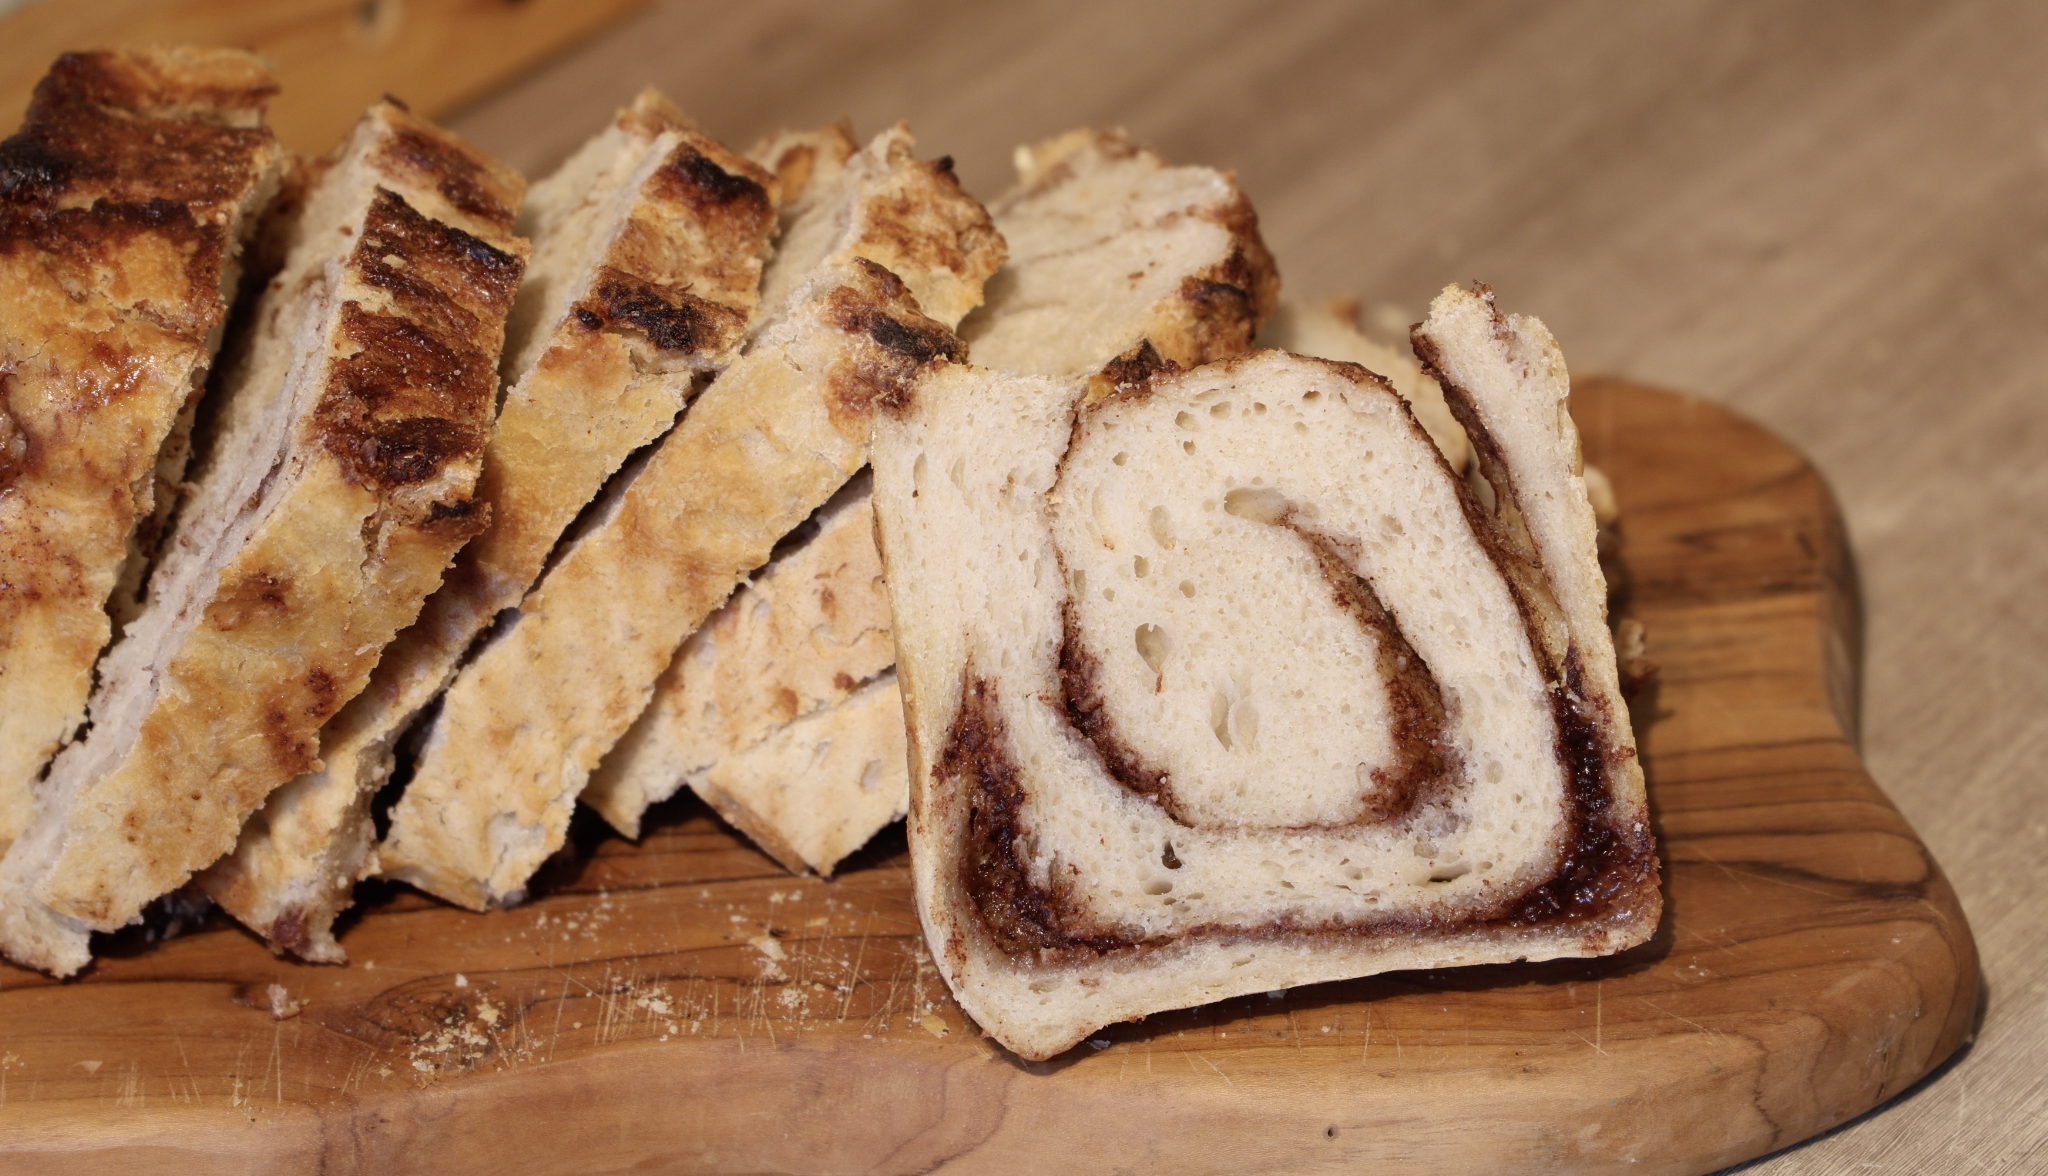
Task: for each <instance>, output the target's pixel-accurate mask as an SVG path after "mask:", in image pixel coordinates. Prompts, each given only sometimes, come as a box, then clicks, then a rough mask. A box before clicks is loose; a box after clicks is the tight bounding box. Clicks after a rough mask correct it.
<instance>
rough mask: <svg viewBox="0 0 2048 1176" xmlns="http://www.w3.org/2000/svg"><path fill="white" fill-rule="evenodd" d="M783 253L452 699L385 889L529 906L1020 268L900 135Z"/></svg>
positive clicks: (862, 160)
mask: <svg viewBox="0 0 2048 1176" xmlns="http://www.w3.org/2000/svg"><path fill="white" fill-rule="evenodd" d="M811 183H812V185H817V184H819V183H820V181H819V180H818V179H816V178H814V179H813V180H812V181H811ZM813 218H823V219H824V220H825V222H826V223H827V224H828V225H829V226H830V228H831V232H830V233H827V234H819V233H817V232H816V231H815V230H814V229H813V226H812V224H811V221H812V219H813ZM820 236H822V237H825V238H828V241H827V243H828V245H829V248H825V249H823V250H819V249H818V248H816V247H815V241H816V240H817V239H818V238H819V237H820ZM784 240H785V247H784V251H783V252H782V253H780V254H779V255H778V256H777V257H776V258H775V259H773V260H772V261H771V262H770V265H769V269H768V272H767V273H766V274H765V275H764V277H763V280H762V289H763V302H764V313H763V322H764V323H766V324H767V325H766V326H765V327H763V328H760V329H758V331H757V333H756V334H755V336H754V338H753V340H752V342H751V343H750V345H749V347H748V350H747V352H746V354H745V355H743V356H742V357H741V359H740V360H739V361H738V362H737V363H735V364H733V365H732V366H731V367H730V368H727V369H726V370H725V372H724V373H723V374H721V375H720V376H719V377H718V379H717V380H716V381H714V382H713V383H712V385H711V386H710V387H709V388H708V389H706V390H705V391H704V393H703V394H702V395H701V396H699V397H698V399H697V400H696V402H695V403H694V404H692V405H691V407H690V409H689V411H688V412H686V413H685V414H684V416H683V419H682V422H681V423H680V424H679V425H677V426H676V429H675V430H674V431H673V432H672V433H670V434H669V436H668V437H667V438H665V439H664V440H663V441H662V442H661V444H660V446H659V447H658V448H657V449H656V450H655V451H654V453H653V455H652V457H651V458H650V459H649V460H648V462H647V464H646V466H645V468H644V469H642V470H641V471H640V472H639V473H638V474H637V476H635V477H633V478H632V479H630V481H628V482H626V484H625V485H623V487H622V488H621V489H620V490H619V491H618V493H617V494H616V495H615V496H613V497H612V498H611V499H609V500H608V501H606V502H605V503H604V504H603V506H602V508H601V509H600V510H599V511H598V512H597V515H596V517H595V518H594V519H593V522H592V525H591V528H590V530H589V531H588V532H586V533H585V534H583V535H582V536H581V537H579V538H578V539H576V540H575V541H574V543H573V544H571V545H570V546H569V548H568V549H567V550H566V551H565V552H564V553H563V554H562V555H561V557H560V559H559V561H558V562H557V563H556V564H555V566H554V567H553V568H551V569H550V570H549V571H548V573H547V574H546V576H545V577H544V578H543V579H542V580H541V582H540V584H539V585H538V586H537V587H536V588H535V589H534V590H533V591H532V592H531V593H529V594H528V595H527V597H526V599H525V600H524V601H523V602H522V603H521V605H520V606H519V609H518V612H517V613H516V614H515V616H514V617H513V618H512V619H511V620H510V621H509V623H507V624H506V625H505V626H504V627H503V629H502V630H501V632H500V633H499V634H498V635H497V636H496V637H495V638H494V639H493V640H491V641H490V642H489V644H487V645H486V646H485V647H484V648H483V649H482V650H481V651H480V652H479V653H478V654H477V656H476V657H475V658H474V660H473V661H472V662H471V663H470V664H469V665H468V666H467V667H466V668H465V669H464V670H463V671H462V672H461V673H460V674H459V675H458V676H457V678H456V680H455V682H454V684H453V685H452V686H450V687H449V689H448V692H447V695H446V696H445V699H444V701H443V704H442V708H441V711H440V713H439V715H438V716H437V717H436V718H435V720H434V723H433V726H432V729H431V731H430V732H429V733H428V735H427V737H426V739H425V742H424V744H423V745H422V747H421V750H420V755H419V760H418V764H417V767H416V769H415V772H414V776H413V779H412V781H411V782H410V784H409V785H408V786H407V788H406V791H405V794H404V795H403V796H402V797H401V798H400V800H399V802H398V804H397V805H396V806H394V808H393V809H392V814H391V830H390V833H389V834H388V836H387V837H386V839H385V841H384V843H383V845H382V846H381V847H380V848H379V850H378V853H379V857H380V860H381V861H382V862H383V865H384V870H385V873H386V874H387V875H389V876H391V877H395V878H398V879H401V880H403V881H407V882H410V883H412V884H414V885H417V886H419V887H421V888H422V889H425V890H428V891H430V892H431V893H434V894H437V895H439V896H441V897H443V898H446V899H448V900H450V901H453V902H456V903H459V904H462V905H465V906H470V907H474V908H482V907H485V906H489V905H492V904H502V903H508V902H514V901H517V900H518V899H519V898H520V897H521V896H522V895H523V893H524V889H525V885H526V880H527V878H528V877H530V876H531V875H532V873H533V871H534V870H535V869H537V868H538V867H539V866H540V864H541V862H542V861H544V860H545V859H546V858H547V856H548V855H549V854H551V853H553V852H554V851H555V850H556V849H557V848H559V847H560V845H561V844H562V841H563V838H564V836H565V834H566V832H567V828H568V822H569V814H570V810H571V808H572V806H573V804H574V802H575V799H576V796H577V794H578V793H580V792H581V791H582V790H583V786H584V784H585V783H586V782H587V781H588V779H589V777H590V774H591V772H592V771H593V770H594V769H595V768H596V767H597V764H598V761H599V760H600V759H601V758H602V757H603V755H604V753H605V752H606V751H608V750H609V749H610V748H611V746H612V745H613V744H614V743H616V742H617V741H618V739H619V738H620V737H621V736H623V735H624V734H625V733H626V730H627V728H628V727H629V726H631V724H632V722H633V720H634V719H635V718H636V717H638V715H639V713H640V711H641V710H642V709H644V708H645V706H646V704H647V701H648V699H649V698H650V696H651V695H652V694H653V690H654V683H655V680H656V679H657V678H659V677H660V676H661V673H662V671H663V670H664V669H666V668H667V666H668V665H669V663H670V661H671V660H672V658H673V657H674V655H675V652H676V650H677V649H678V648H679V647H680V646H681V645H682V643H683V640H684V638H686V637H688V636H689V635H690V633H692V632H693V631H695V630H696V629H697V627H698V626H699V625H700V624H701V623H702V622H703V621H704V619H705V618H706V617H708V616H709V615H710V614H711V612H712V611H713V610H714V609H716V608H717V607H718V606H719V605H720V604H721V603H723V602H724V600H725V598H726V597H727V596H728V595H729V594H730V593H731V592H732V590H733V588H734V587H735V586H736V585H737V584H738V583H739V581H740V579H741V577H743V576H744V575H746V573H748V572H749V571H751V570H753V569H754V568H757V567H759V566H760V565H762V564H763V563H765V562H767V560H768V557H769V555H770V553H771V552H772V551H773V549H774V547H775V544H776V542H777V541H778V540H779V539H781V538H782V537H783V536H784V535H786V534H788V533H789V532H790V531H791V530H793V529H794V528H796V527H797V526H798V525H799V524H801V523H802V522H803V521H804V520H805V519H806V518H807V517H809V516H810V514H811V513H812V512H813V511H815V510H816V509H817V508H818V507H819V506H821V505H823V504H824V503H825V502H826V501H827V500H828V499H829V498H831V496H832V495H833V494H834V493H835V492H836V491H837V490H838V489H839V488H840V487H841V486H843V485H844V484H845V483H846V482H847V480H848V479H849V478H851V477H852V476H853V475H854V473H855V472H857V471H858V470H859V469H860V467H861V466H862V465H864V464H865V463H866V461H867V449H868V430H869V424H870V420H871V418H872V415H873V413H874V409H875V405H876V403H877V402H878V401H879V400H885V399H887V398H889V397H891V396H894V395H897V394H898V393H899V392H900V390H901V389H902V388H903V387H904V386H905V384H906V383H907V382H908V381H909V379H910V378H911V377H912V376H914V375H915V373H916V372H917V371H919V370H920V369H921V368H922V367H924V366H926V365H928V364H930V363H933V362H936V361H937V360H939V359H941V358H944V357H946V356H950V355H954V354H957V353H958V351H959V343H958V341H957V340H956V339H955V338H954V337H953V334H952V332H951V330H950V329H949V328H950V325H951V324H953V323H956V322H958V321H959V318H960V316H961V315H963V314H965V313H966V312H967V311H968V310H969V309H970V308H972V307H973V306H974V304H975V303H976V302H978V301H979V299H980V289H981V284H982V282H983V281H984V280H985V279H986V278H987V276H988V274H989V273H990V272H992V271H993V270H994V269H995V268H996V266H997V265H999V264H1000V262H1001V260H1002V243H1001V238H999V237H998V236H997V235H996V233H995V230H994V228H993V227H992V226H991V225H990V224H989V221H988V217H987V214H986V213H985V212H984V211H983V210H982V208H981V206H980V205H979V204H977V203H975V202H974V200H973V199H972V198H970V197H969V196H967V195H966V194H965V193H964V192H962V191H961V190H960V187H959V184H958V183H957V181H956V180H955V179H954V177H953V175H952V171H951V169H950V166H948V165H946V164H944V163H939V164H927V163H918V162H916V161H915V160H914V159H913V158H912V155H911V141H910V136H909V132H908V131H907V130H905V129H904V128H902V127H901V126H899V127H896V128H894V129H892V130H890V131H887V132H884V133H883V134H882V135H880V136H878V137H877V138H876V139H875V141H874V142H873V143H871V144H869V145H868V147H866V148H865V149H863V150H862V151H860V152H859V153H857V154H855V155H854V156H852V157H851V158H849V159H848V160H847V162H846V164H845V166H844V167H843V169H841V170H840V171H839V172H838V173H837V174H836V175H834V176H832V177H830V178H829V181H828V182H827V184H826V186H825V187H824V188H823V189H822V190H821V191H820V192H819V193H818V194H817V195H816V197H815V199H814V200H813V201H812V202H811V203H810V206H809V209H808V211H807V212H806V213H802V214H799V216H798V217H797V219H796V220H795V221H794V222H793V223H792V224H791V225H790V226H789V227H788V228H787V230H786V231H785V237H784ZM821 253H822V256H820V254H821ZM813 258H817V260H815V261H813V260H812V259H813ZM792 264H795V265H805V266H806V267H807V268H806V270H805V272H804V275H803V278H802V280H801V281H800V282H797V283H794V284H793V286H792V283H791V282H790V281H789V279H788V278H787V277H786V276H785V274H784V272H783V270H784V269H785V267H787V266H789V265H792ZM783 289H789V290H790V293H789V294H788V295H787V297H786V298H784V299H783V300H782V301H781V302H779V303H778V302H776V301H775V298H776V297H777V295H776V292H777V291H780V290H783ZM537 682H539V683H546V684H547V688H546V689H536V688H535V685H534V684H535V683H537Z"/></svg>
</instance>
